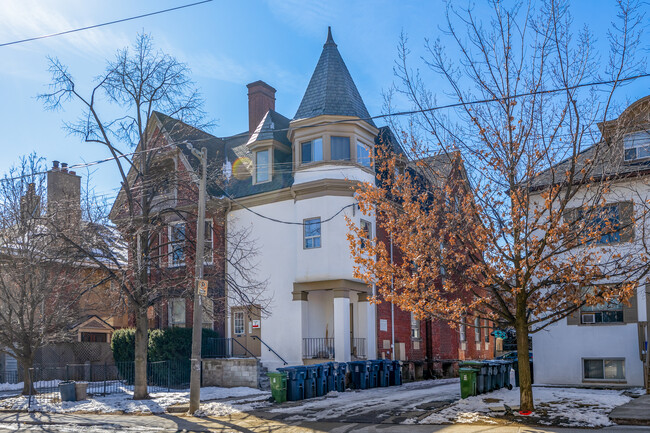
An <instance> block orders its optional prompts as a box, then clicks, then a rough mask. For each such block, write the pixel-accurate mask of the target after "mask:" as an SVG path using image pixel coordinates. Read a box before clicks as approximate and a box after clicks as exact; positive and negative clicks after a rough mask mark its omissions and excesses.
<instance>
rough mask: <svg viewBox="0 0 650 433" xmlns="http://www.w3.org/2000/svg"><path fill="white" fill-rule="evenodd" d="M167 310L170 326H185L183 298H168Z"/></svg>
mask: <svg viewBox="0 0 650 433" xmlns="http://www.w3.org/2000/svg"><path fill="white" fill-rule="evenodd" d="M168 310H169V326H170V327H176V326H185V299H183V298H173V299H170V300H169V308H168Z"/></svg>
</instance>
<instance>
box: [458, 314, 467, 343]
mask: <svg viewBox="0 0 650 433" xmlns="http://www.w3.org/2000/svg"><path fill="white" fill-rule="evenodd" d="M466 326H467V321H466V319H465V317H464V316H463V317H461V319H460V326H459V327H458V333H459V334H460V342H461V343H464V342H466V341H467V335H466V334H465V331H466V329H465V327H466Z"/></svg>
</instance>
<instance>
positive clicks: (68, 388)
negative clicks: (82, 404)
mask: <svg viewBox="0 0 650 433" xmlns="http://www.w3.org/2000/svg"><path fill="white" fill-rule="evenodd" d="M59 393H60V394H61V401H77V393H76V391H75V386H74V382H72V381H63V382H59Z"/></svg>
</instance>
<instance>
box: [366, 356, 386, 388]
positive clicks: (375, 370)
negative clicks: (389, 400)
mask: <svg viewBox="0 0 650 433" xmlns="http://www.w3.org/2000/svg"><path fill="white" fill-rule="evenodd" d="M367 362H370V377H369V379H368V388H377V387H378V386H379V372H380V370H381V364H382V362H383V361H382V360H381V359H373V360H372V361H367Z"/></svg>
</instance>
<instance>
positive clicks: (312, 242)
mask: <svg viewBox="0 0 650 433" xmlns="http://www.w3.org/2000/svg"><path fill="white" fill-rule="evenodd" d="M320 236H321V225H320V218H310V219H306V220H305V221H304V226H303V238H304V242H303V246H304V248H305V249H311V248H320Z"/></svg>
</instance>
